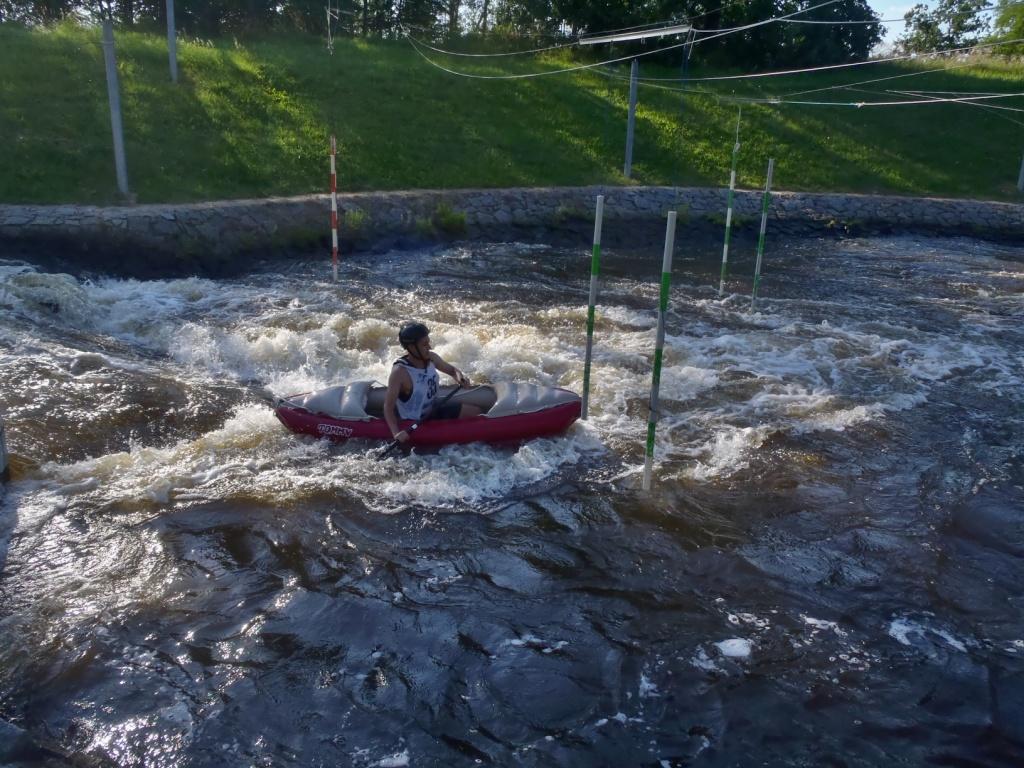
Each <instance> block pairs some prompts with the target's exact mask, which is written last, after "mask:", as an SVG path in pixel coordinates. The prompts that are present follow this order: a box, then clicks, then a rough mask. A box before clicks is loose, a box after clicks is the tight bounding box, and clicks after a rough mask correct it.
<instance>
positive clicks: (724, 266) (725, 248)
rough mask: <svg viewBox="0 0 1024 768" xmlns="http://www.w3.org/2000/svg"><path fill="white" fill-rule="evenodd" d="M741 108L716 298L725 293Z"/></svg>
mask: <svg viewBox="0 0 1024 768" xmlns="http://www.w3.org/2000/svg"><path fill="white" fill-rule="evenodd" d="M742 114H743V107H740V108H739V112H738V113H737V115H736V142H735V143H734V144H733V145H732V171H731V172H730V173H729V198H728V200H727V201H726V208H725V244H724V245H723V246H722V274H721V276H720V277H719V278H718V297H719V298H721V297H722V293H723V292H724V291H725V275H726V273H727V271H728V269H729V236H730V235H731V234H732V198H733V194H734V193H735V192H736V162H737V160H738V158H739V156H740V116H741V115H742Z"/></svg>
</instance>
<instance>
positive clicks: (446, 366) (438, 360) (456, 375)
mask: <svg viewBox="0 0 1024 768" xmlns="http://www.w3.org/2000/svg"><path fill="white" fill-rule="evenodd" d="M430 359H431V361H433V363H434V367H435V368H437V370H439V371H440V372H441V373H447V374H448V375H449V376H451V377H452V378H453V379H455V381H457V382H458V383H459V384H461V385H462V386H464V387H468V386H469V377H468V376H466V374H464V373H463V372H462V371H460V370H459V369H458V368H456V367H455V366H454V365H452V364H451V363H446V362H445V361H444V359H443V358H442V357H441V356H440V355H439V354H437V352H431V353H430Z"/></svg>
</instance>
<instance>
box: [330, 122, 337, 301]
mask: <svg viewBox="0 0 1024 768" xmlns="http://www.w3.org/2000/svg"><path fill="white" fill-rule="evenodd" d="M337 152H338V144H337V142H336V141H335V139H334V134H331V262H332V263H333V265H334V282H338V173H337V170H336V166H335V160H334V157H335V155H336V154H337Z"/></svg>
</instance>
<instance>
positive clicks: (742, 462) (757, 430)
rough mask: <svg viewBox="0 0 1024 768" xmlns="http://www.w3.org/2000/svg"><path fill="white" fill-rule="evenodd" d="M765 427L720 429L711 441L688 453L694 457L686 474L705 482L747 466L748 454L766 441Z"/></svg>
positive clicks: (768, 432) (767, 433) (767, 431)
mask: <svg viewBox="0 0 1024 768" xmlns="http://www.w3.org/2000/svg"><path fill="white" fill-rule="evenodd" d="M769 434H770V431H769V429H768V428H765V427H739V428H737V427H722V428H720V429H719V430H718V431H717V432H716V433H715V434H714V435H713V436H712V437H711V439H710V440H707V441H705V442H704V443H702V444H700V445H697V446H696V447H695V448H694V449H691V450H690V451H689V453H690V455H691V456H694V457H695V461H694V463H693V464H692V465H691V466H690V467H689V468H688V469H687V471H686V475H687V476H688V477H691V478H693V479H695V480H708V479H710V478H713V477H718V476H721V475H728V474H732V473H734V472H736V471H737V470H739V469H744V468H746V467H747V466H749V458H750V455H751V454H752V453H753V452H754V451H756V449H757V448H759V447H760V446H761V445H762V444H763V443H764V441H765V440H766V439H767V438H768V435H769Z"/></svg>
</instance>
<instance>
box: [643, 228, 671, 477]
mask: <svg viewBox="0 0 1024 768" xmlns="http://www.w3.org/2000/svg"><path fill="white" fill-rule="evenodd" d="M675 240H676V212H675V211H669V212H668V225H667V226H666V228H665V255H664V258H663V260H662V264H661V295H660V296H659V299H658V335H657V338H656V340H655V342H654V372H653V374H652V375H651V402H650V406H649V413H648V416H647V449H646V455H645V456H644V480H643V489H644V490H645V491H649V490H651V468H652V467H653V466H654V432H655V430H656V429H657V425H658V390H659V388H660V387H661V359H662V349H663V348H664V346H665V316H666V315H667V314H668V293H669V286H670V285H671V283H672V250H673V248H675Z"/></svg>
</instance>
